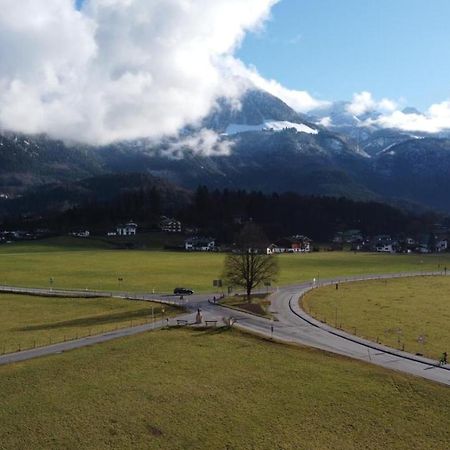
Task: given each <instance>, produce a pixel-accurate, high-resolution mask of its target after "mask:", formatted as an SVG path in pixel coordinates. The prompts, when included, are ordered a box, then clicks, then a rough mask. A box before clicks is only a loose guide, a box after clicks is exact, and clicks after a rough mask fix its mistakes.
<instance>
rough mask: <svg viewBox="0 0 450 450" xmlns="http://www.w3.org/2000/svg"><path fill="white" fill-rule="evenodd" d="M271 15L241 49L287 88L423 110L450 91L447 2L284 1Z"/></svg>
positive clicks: (449, 7) (249, 60) (449, 4)
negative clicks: (362, 96) (365, 95)
mask: <svg viewBox="0 0 450 450" xmlns="http://www.w3.org/2000/svg"><path fill="white" fill-rule="evenodd" d="M271 15H272V17H271V20H270V21H268V22H267V23H266V25H265V28H264V30H263V31H261V32H260V33H256V34H255V33H252V34H249V35H248V36H247V37H246V39H245V41H244V43H243V45H242V47H241V49H240V51H239V52H238V53H237V55H238V57H239V58H241V59H242V60H243V61H245V62H246V63H247V64H252V65H254V66H256V67H257V68H258V71H259V72H260V73H261V74H262V75H263V76H264V77H266V78H274V79H276V80H277V81H279V82H280V83H281V84H283V85H284V86H286V87H288V88H291V89H306V90H308V91H309V92H310V93H311V94H312V95H314V96H316V97H319V98H322V99H326V100H346V99H350V98H351V97H352V95H353V94H354V93H355V92H361V91H365V90H368V91H370V92H372V93H373V95H374V96H375V97H377V98H382V97H387V98H392V99H395V100H400V101H403V102H404V103H405V104H407V105H411V106H415V107H417V108H419V109H421V110H424V109H425V108H428V107H429V106H430V105H431V104H432V103H437V102H440V101H442V100H443V98H446V97H448V96H450V26H449V20H450V1H448V0H432V1H430V0H375V1H374V0H282V1H280V2H279V3H278V4H277V5H275V6H274V7H273V9H272V14H271Z"/></svg>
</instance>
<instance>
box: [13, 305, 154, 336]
mask: <svg viewBox="0 0 450 450" xmlns="http://www.w3.org/2000/svg"><path fill="white" fill-rule="evenodd" d="M154 316H155V318H160V317H161V308H160V307H157V308H154ZM143 318H147V319H151V309H148V308H143V309H138V310H136V311H126V312H122V313H113V314H104V315H101V316H91V317H80V318H79V319H73V320H65V321H62V322H55V323H46V324H39V325H29V326H26V327H21V328H16V329H15V330H14V331H42V330H55V329H58V328H77V327H93V326H96V325H105V324H109V323H117V322H124V321H131V320H134V319H143Z"/></svg>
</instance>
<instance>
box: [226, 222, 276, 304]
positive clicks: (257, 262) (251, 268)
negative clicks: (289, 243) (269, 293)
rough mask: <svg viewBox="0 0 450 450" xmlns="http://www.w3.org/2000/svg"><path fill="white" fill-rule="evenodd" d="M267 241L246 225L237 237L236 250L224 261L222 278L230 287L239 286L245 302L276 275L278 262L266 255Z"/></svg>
mask: <svg viewBox="0 0 450 450" xmlns="http://www.w3.org/2000/svg"><path fill="white" fill-rule="evenodd" d="M266 249H267V239H266V238H265V237H264V234H263V233H262V231H261V229H260V228H259V227H257V226H256V225H254V224H248V225H246V226H245V227H244V228H243V230H242V231H241V233H240V235H239V240H238V245H237V248H236V249H235V251H234V252H233V253H230V254H228V255H227V257H226V259H225V268H224V278H225V279H226V280H227V281H228V283H230V284H231V285H232V286H240V287H242V288H244V289H245V291H246V293H247V300H248V301H250V296H251V293H252V291H253V289H255V288H256V287H257V286H259V285H261V284H262V283H266V282H269V281H273V280H274V279H275V277H276V276H277V274H278V261H277V260H276V258H275V257H273V256H270V255H267V253H266Z"/></svg>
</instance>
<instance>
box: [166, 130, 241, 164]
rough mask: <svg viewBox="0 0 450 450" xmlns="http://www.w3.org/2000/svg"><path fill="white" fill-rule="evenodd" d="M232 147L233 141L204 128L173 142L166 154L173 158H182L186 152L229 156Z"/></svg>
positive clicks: (200, 154)
mask: <svg viewBox="0 0 450 450" xmlns="http://www.w3.org/2000/svg"><path fill="white" fill-rule="evenodd" d="M232 147H233V142H232V141H228V140H226V139H225V140H224V139H221V138H220V137H219V135H218V134H217V133H216V132H214V131H212V130H208V129H206V128H204V129H202V130H200V131H198V132H196V133H194V134H193V135H189V136H186V137H184V138H179V139H177V140H176V141H173V142H171V143H170V144H169V145H168V147H167V148H166V150H164V154H165V155H166V156H169V157H171V158H182V157H183V155H184V154H185V153H186V152H192V153H194V154H196V155H199V156H228V155H230V153H231V150H232Z"/></svg>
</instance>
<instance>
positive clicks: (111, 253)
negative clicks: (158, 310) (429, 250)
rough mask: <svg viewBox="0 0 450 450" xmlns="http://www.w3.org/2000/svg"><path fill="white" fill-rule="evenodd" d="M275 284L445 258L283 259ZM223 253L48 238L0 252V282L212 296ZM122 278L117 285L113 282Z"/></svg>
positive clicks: (425, 265) (410, 267) (409, 267)
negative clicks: (176, 291) (114, 246)
mask: <svg viewBox="0 0 450 450" xmlns="http://www.w3.org/2000/svg"><path fill="white" fill-rule="evenodd" d="M279 261H280V269H281V270H280V275H279V279H278V281H277V282H276V283H274V284H277V285H286V284H291V283H295V282H298V281H305V280H312V279H313V278H320V279H324V278H328V277H336V276H346V275H357V274H367V273H386V272H398V271H418V270H423V271H429V270H437V269H438V266H441V267H443V266H445V265H448V267H449V268H450V254H447V255H427V256H421V255H380V254H366V253H364V254H362V253H359V254H353V253H351V252H344V253H342V252H335V253H326V252H321V253H313V254H309V255H283V256H280V257H279ZM223 262H224V255H223V254H218V253H214V254H204V253H184V252H163V251H138V250H110V249H109V247H108V246H107V245H106V244H104V243H102V242H99V241H97V240H92V241H89V240H83V239H72V240H71V239H68V238H62V239H52V240H48V241H44V242H33V243H21V244H13V245H3V246H1V247H0V283H4V284H10V285H17V286H35V287H46V286H49V280H50V278H52V279H53V280H54V282H53V286H54V287H55V288H80V289H85V288H88V289H100V290H106V291H111V290H118V289H121V290H126V291H130V292H139V291H146V292H151V291H152V290H153V289H155V291H156V292H171V291H172V290H173V289H174V287H176V286H182V287H188V288H192V289H194V290H195V291H197V292H210V291H213V287H212V281H213V280H214V279H217V278H220V277H221V274H222V270H223ZM119 278H123V282H122V283H121V285H120V286H119V282H118V279H119Z"/></svg>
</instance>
